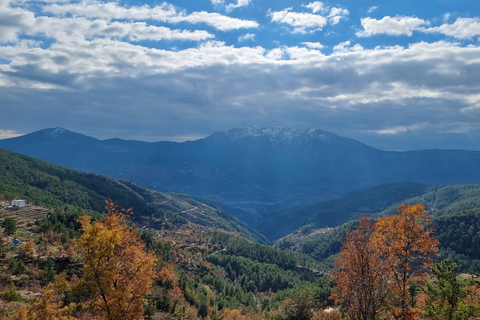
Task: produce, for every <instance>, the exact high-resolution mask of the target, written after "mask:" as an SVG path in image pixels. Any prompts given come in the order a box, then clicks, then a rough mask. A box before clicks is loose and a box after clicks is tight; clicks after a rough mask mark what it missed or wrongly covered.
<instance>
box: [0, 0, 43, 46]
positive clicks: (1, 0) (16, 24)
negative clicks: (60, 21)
mask: <svg viewBox="0 0 480 320" xmlns="http://www.w3.org/2000/svg"><path fill="white" fill-rule="evenodd" d="M34 24H35V15H34V14H33V12H30V11H27V10H25V9H22V8H12V7H10V5H9V3H8V1H5V0H0V42H10V41H16V40H17V35H18V33H20V32H22V31H23V30H24V29H25V28H31V27H32V26H33V25H34Z"/></svg>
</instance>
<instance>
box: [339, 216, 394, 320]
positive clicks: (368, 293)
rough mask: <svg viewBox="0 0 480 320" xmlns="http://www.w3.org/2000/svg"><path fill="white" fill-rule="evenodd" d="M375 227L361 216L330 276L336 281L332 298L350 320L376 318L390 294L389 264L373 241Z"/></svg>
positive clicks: (370, 221)
mask: <svg viewBox="0 0 480 320" xmlns="http://www.w3.org/2000/svg"><path fill="white" fill-rule="evenodd" d="M374 230H375V227H374V225H373V220H372V219H369V218H366V217H363V218H361V219H360V224H359V225H358V227H357V228H356V229H355V230H353V231H349V232H348V233H347V236H346V238H345V239H343V245H342V248H341V253H340V256H339V257H338V258H336V259H335V265H336V267H337V268H338V269H339V271H335V272H333V273H332V276H331V279H332V280H333V281H335V282H336V284H337V287H336V288H335V289H334V290H333V291H332V296H331V298H333V299H334V300H335V303H337V304H339V305H341V306H342V309H343V311H344V312H345V313H346V314H347V315H348V317H349V319H352V320H370V319H377V317H378V315H379V314H380V312H381V311H382V307H383V306H384V303H385V300H386V299H387V296H388V294H389V277H388V273H389V265H388V263H387V261H386V260H385V259H384V257H383V256H382V255H381V253H380V252H379V251H378V250H377V248H376V247H375V245H374V243H373V242H372V239H371V238H372V234H373V232H374Z"/></svg>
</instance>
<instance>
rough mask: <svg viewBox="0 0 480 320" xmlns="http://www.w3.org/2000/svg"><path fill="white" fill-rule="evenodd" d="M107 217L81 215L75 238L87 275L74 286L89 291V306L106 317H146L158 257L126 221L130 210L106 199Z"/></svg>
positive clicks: (116, 318)
mask: <svg viewBox="0 0 480 320" xmlns="http://www.w3.org/2000/svg"><path fill="white" fill-rule="evenodd" d="M106 203H107V205H106V212H105V217H104V220H99V221H92V220H91V217H89V216H88V215H83V216H81V217H80V218H79V220H78V221H79V223H80V224H81V229H82V236H81V237H80V238H79V239H78V240H76V241H75V243H76V245H77V247H78V252H79V253H80V255H81V257H82V259H83V262H84V266H83V271H84V276H83V278H81V279H80V280H79V281H78V283H76V284H75V286H74V287H75V290H77V291H87V292H89V294H90V297H89V300H88V301H87V302H86V303H85V304H84V307H89V308H90V309H91V310H92V311H93V313H94V314H95V315H99V316H101V317H102V318H103V319H111V320H113V319H115V320H119V319H129V320H134V319H143V305H144V304H145V302H146V295H147V294H149V293H150V291H151V288H152V283H153V280H154V278H155V277H156V275H157V273H156V270H155V267H156V261H157V260H156V258H155V257H154V255H152V254H151V253H149V252H147V251H145V245H144V242H143V241H142V240H141V238H140V237H139V236H138V235H137V233H136V231H135V229H134V228H131V227H130V226H128V224H127V217H128V215H129V213H130V210H123V209H122V210H118V206H116V205H115V204H113V203H112V202H111V201H107V202H106Z"/></svg>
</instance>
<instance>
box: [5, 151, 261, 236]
mask: <svg viewBox="0 0 480 320" xmlns="http://www.w3.org/2000/svg"><path fill="white" fill-rule="evenodd" d="M0 195H3V197H4V198H7V199H14V198H24V199H27V200H28V201H32V202H35V204H37V205H42V206H49V207H55V208H64V207H66V206H73V207H75V208H77V209H79V210H84V211H94V212H102V211H103V208H104V205H105V200H106V199H112V200H113V201H114V202H116V203H118V205H119V206H121V207H125V208H128V207H133V208H134V212H135V221H136V223H137V224H139V225H140V226H150V227H152V228H159V229H160V228H161V227H162V226H164V227H167V226H168V225H181V224H185V223H189V222H190V223H194V224H197V225H203V226H210V227H215V228H220V229H224V230H227V231H231V232H237V233H239V234H242V235H244V236H245V237H247V238H249V239H254V240H255V241H259V242H265V239H264V238H263V236H261V235H260V234H259V233H258V232H256V231H255V230H253V229H252V228H250V227H248V226H246V225H245V224H243V223H242V222H240V221H239V220H238V219H236V218H235V217H233V216H232V215H230V214H228V213H227V212H225V211H224V210H222V209H221V208H219V207H216V206H214V205H208V204H205V203H202V202H200V201H197V200H195V199H193V198H192V197H190V196H188V195H183V194H177V193H168V194H165V193H160V192H156V191H152V190H147V189H145V188H142V187H140V186H137V185H135V184H133V183H131V182H129V181H125V180H117V179H112V178H109V177H106V176H102V175H98V174H94V173H85V172H81V171H77V170H72V169H67V168H63V167H61V166H58V165H54V164H50V163H47V162H45V161H41V160H38V159H34V158H30V157H27V156H22V155H18V154H15V153H12V152H9V151H6V150H2V149H0Z"/></svg>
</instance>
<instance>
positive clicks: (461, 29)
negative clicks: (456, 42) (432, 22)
mask: <svg viewBox="0 0 480 320" xmlns="http://www.w3.org/2000/svg"><path fill="white" fill-rule="evenodd" d="M446 19H448V18H446ZM422 31H424V32H427V33H443V34H444V35H446V36H449V37H454V38H456V39H472V38H474V37H478V36H480V18H458V19H457V20H456V21H455V22H454V23H453V24H443V25H441V26H438V27H432V28H425V29H423V30H422Z"/></svg>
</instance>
